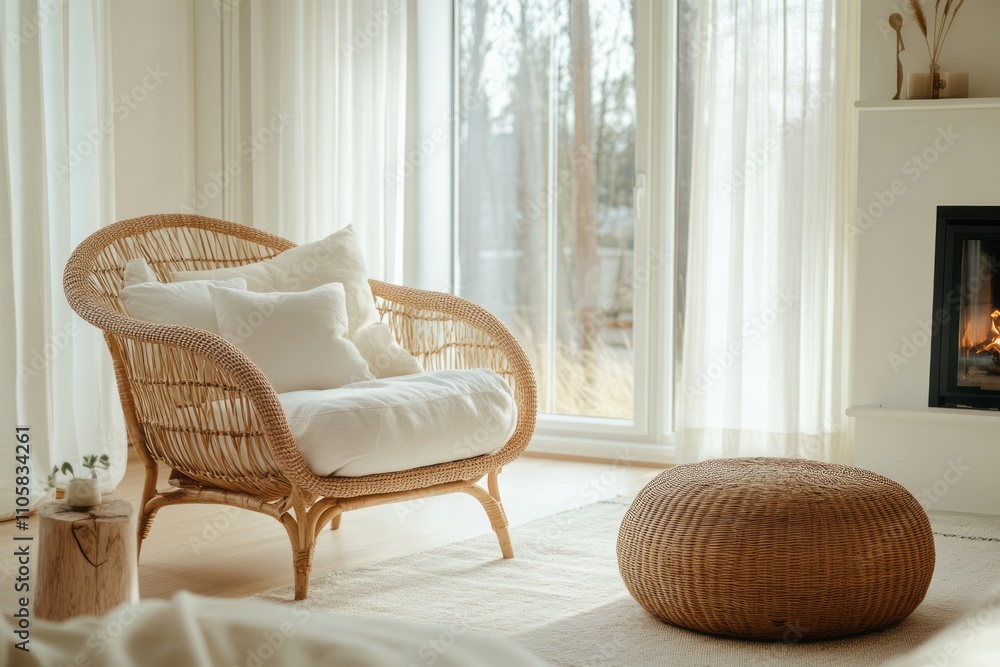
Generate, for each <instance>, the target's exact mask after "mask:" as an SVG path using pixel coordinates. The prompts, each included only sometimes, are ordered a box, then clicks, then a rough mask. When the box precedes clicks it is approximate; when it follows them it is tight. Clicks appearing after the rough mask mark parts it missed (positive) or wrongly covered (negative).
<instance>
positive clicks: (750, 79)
mask: <svg viewBox="0 0 1000 667" xmlns="http://www.w3.org/2000/svg"><path fill="white" fill-rule="evenodd" d="M686 4H687V5H688V9H689V10H690V11H691V14H690V17H691V19H692V20H691V23H689V24H688V25H689V26H690V27H691V28H692V29H696V30H697V33H696V39H695V40H694V43H695V44H696V45H697V48H696V49H695V52H694V53H693V54H688V55H689V58H690V62H691V63H692V65H693V67H694V70H693V72H692V78H693V80H694V82H695V89H694V91H693V93H694V97H693V102H692V105H693V106H692V110H691V111H692V112H691V118H692V119H693V127H692V146H691V154H692V163H691V172H690V174H689V178H690V181H689V182H690V218H689V228H688V244H687V248H686V252H687V273H686V291H685V297H684V301H685V306H684V307H685V315H684V327H683V343H682V351H681V358H680V367H681V373H680V381H679V384H678V414H677V418H678V427H679V428H678V436H679V437H678V459H679V460H681V461H692V460H702V459H708V458H715V457H729V456H759V455H766V456H790V457H805V458H813V459H824V460H840V461H843V460H848V461H849V460H850V457H851V447H850V439H849V434H848V426H847V418H846V416H845V415H844V411H845V409H846V408H847V407H848V397H847V392H848V383H847V360H848V359H847V355H848V346H849V337H850V321H849V316H850V309H849V304H848V301H849V296H850V252H849V250H850V248H849V245H848V240H847V237H846V235H845V233H844V227H845V224H846V222H847V220H848V219H849V215H850V209H851V201H852V199H853V198H852V196H851V195H852V192H853V190H852V188H853V187H854V181H855V179H854V170H855V169H856V166H855V158H854V155H855V152H854V147H855V145H856V139H855V132H854V129H853V128H854V120H853V113H854V111H853V102H854V99H855V86H854V84H853V82H854V81H855V80H856V67H857V63H856V59H855V46H854V44H853V40H854V36H855V35H856V33H857V26H856V21H857V7H856V3H855V2H853V1H847V2H845V1H841V0H762V1H760V2H742V1H740V0H701V1H697V0H692V1H689V2H687V3H686Z"/></svg>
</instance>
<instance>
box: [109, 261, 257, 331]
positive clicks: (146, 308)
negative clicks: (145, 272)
mask: <svg viewBox="0 0 1000 667" xmlns="http://www.w3.org/2000/svg"><path fill="white" fill-rule="evenodd" d="M143 263H145V262H143ZM129 264H132V262H129ZM146 268H147V269H148V268H149V267H148V266H147V267H146ZM154 277H155V276H154ZM209 286H213V287H224V288H225V287H229V288H232V289H237V290H246V288H247V281H245V280H243V279H242V278H232V279H230V280H198V281H192V282H189V283H161V282H159V281H155V282H154V281H144V282H140V283H136V284H133V285H131V286H129V287H124V288H122V290H121V292H119V293H118V297H119V298H120V299H121V300H122V303H123V304H124V305H125V310H126V312H128V314H129V315H130V316H131V317H134V318H136V319H139V320H145V321H146V322H156V323H157V324H176V325H179V326H185V327H194V328H195V329H204V330H205V331H211V332H212V333H219V327H218V325H217V324H216V320H215V307H214V306H213V305H212V298H211V297H210V296H209V295H208V288H209Z"/></svg>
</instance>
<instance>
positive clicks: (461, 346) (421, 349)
mask: <svg viewBox="0 0 1000 667" xmlns="http://www.w3.org/2000/svg"><path fill="white" fill-rule="evenodd" d="M369 283H370V284H371V288H372V293H373V294H374V295H375V297H376V302H377V304H378V306H379V310H381V311H382V313H383V319H384V320H385V321H387V323H388V324H389V327H390V329H392V330H393V333H394V334H395V335H396V338H397V340H399V342H400V344H401V345H403V347H405V348H407V349H408V350H409V351H410V353H411V354H414V355H415V356H416V357H417V358H418V359H420V360H421V362H422V363H423V364H424V367H425V368H427V369H428V370H437V369H441V368H490V369H492V370H494V371H496V372H497V373H499V374H500V375H501V376H503V377H504V378H505V379H507V381H508V382H510V383H511V385H512V386H513V388H514V396H515V400H516V401H517V408H518V423H517V430H516V431H515V433H514V435H513V436H512V437H511V438H510V440H509V441H508V442H507V444H506V445H504V447H503V448H502V449H501V450H500V451H498V452H496V453H495V454H492V455H491V458H493V457H495V458H496V459H497V460H499V461H503V462H504V464H505V463H508V462H510V461H513V460H514V459H515V458H517V456H519V455H520V454H521V452H523V451H524V449H525V447H527V446H528V443H529V441H530V438H531V434H532V433H533V432H534V429H535V419H536V415H537V411H538V391H537V386H536V382H535V374H534V371H533V370H532V368H531V363H530V362H529V361H528V356H527V354H525V352H524V349H523V348H522V347H521V344H520V343H518V342H517V339H516V338H515V337H514V335H513V334H512V333H511V332H510V329H508V328H507V326H506V325H505V324H504V323H503V322H501V321H500V319H499V318H498V317H497V316H495V315H494V314H493V313H491V312H490V311H488V310H486V309H485V308H483V307H482V306H479V305H477V304H475V303H472V302H471V301H468V300H466V299H463V298H461V297H458V296H455V295H453V294H445V293H443V292H432V291H429V290H420V289H415V288H412V287H402V286H399V285H393V284H391V283H385V282H381V281H378V280H369Z"/></svg>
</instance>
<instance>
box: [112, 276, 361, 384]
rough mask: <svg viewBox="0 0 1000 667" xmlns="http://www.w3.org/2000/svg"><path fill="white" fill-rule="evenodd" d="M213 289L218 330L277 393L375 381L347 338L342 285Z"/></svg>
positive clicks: (212, 295)
mask: <svg viewBox="0 0 1000 667" xmlns="http://www.w3.org/2000/svg"><path fill="white" fill-rule="evenodd" d="M237 280H242V278H239V279H237ZM173 284H174V285H184V284H186V283H173ZM123 291H124V290H123ZM208 293H209V294H210V295H211V298H212V303H213V304H214V305H215V318H216V320H217V321H218V325H219V334H220V335H221V336H222V337H223V338H225V339H226V340H228V341H229V342H230V343H232V344H233V345H235V346H236V347H238V348H240V349H241V350H242V351H243V352H244V353H245V354H246V355H247V356H248V357H250V359H251V360H252V361H253V362H254V363H255V364H256V365H257V367H258V368H260V370H261V371H262V372H263V373H264V375H265V376H266V377H267V379H268V381H269V382H270V383H271V386H273V387H274V390H275V391H276V392H283V391H286V392H287V391H300V390H304V389H333V388H335V387H341V386H343V385H345V384H350V383H352V382H361V381H363V380H372V379H374V378H373V376H372V374H371V373H369V372H368V364H366V363H365V360H364V359H363V358H362V357H361V353H360V352H358V348H356V347H355V346H354V343H352V342H351V341H349V340H347V338H345V335H346V334H347V310H346V309H345V306H344V286H343V285H341V284H340V283H330V284H328V285H320V286H319V287H317V288H315V289H311V290H307V291H305V292H296V293H280V292H270V293H267V294H257V293H254V292H247V291H246V290H238V289H230V288H227V287H219V286H216V285H210V286H209V287H208Z"/></svg>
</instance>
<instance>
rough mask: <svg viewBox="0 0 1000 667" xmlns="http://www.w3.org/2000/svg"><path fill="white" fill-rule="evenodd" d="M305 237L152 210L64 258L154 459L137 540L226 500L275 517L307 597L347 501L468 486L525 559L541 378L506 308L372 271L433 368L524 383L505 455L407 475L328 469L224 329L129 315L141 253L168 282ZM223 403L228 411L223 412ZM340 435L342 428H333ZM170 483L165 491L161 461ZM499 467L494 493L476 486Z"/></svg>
mask: <svg viewBox="0 0 1000 667" xmlns="http://www.w3.org/2000/svg"><path fill="white" fill-rule="evenodd" d="M294 245H295V244H294V243H292V242H290V241H287V240H285V239H283V238H281V237H278V236H274V235H272V234H268V233H265V232H262V231H260V230H257V229H253V228H251V227H246V226H243V225H238V224H235V223H230V222H223V221H220V220H214V219H211V218H205V217H201V216H196V215H152V216H147V217H142V218H135V219H132V220H125V221H122V222H118V223H115V224H112V225H109V226H108V227H105V228H104V229H101V230H100V231H98V232H96V233H95V234H93V235H91V236H90V237H89V238H87V239H86V240H85V241H83V242H82V243H81V244H80V245H79V247H77V248H76V250H75V251H74V252H73V254H72V256H71V257H70V259H69V262H68V263H67V265H66V270H65V275H64V289H65V292H66V298H67V299H68V301H69V303H70V306H71V307H72V308H73V310H75V311H76V312H77V314H79V315H80V316H81V317H82V318H83V319H85V320H86V321H87V322H89V323H90V324H92V325H94V326H95V327H98V328H100V329H101V330H102V331H103V332H104V337H105V340H106V341H107V345H108V349H109V350H110V352H111V357H112V360H113V362H114V368H115V373H116V376H117V380H118V391H119V394H120V397H121V404H122V409H123V410H124V413H125V420H126V424H127V427H128V435H129V441H130V442H131V443H132V446H133V447H134V448H135V451H136V453H137V454H138V457H139V459H140V460H141V461H142V463H143V465H144V466H145V473H146V476H145V486H144V489H143V494H142V501H141V505H140V507H139V517H138V525H137V532H138V545H139V547H140V548H141V546H142V540H143V539H144V538H145V537H146V536H147V535H148V534H149V529H150V525H151V522H152V520H153V517H154V515H155V514H156V512H157V511H158V510H159V509H160V508H162V507H164V506H166V505H179V504H186V503H214V504H222V505H231V506H234V507H241V508H244V509H248V510H252V511H255V512H260V513H261V514H266V515H268V516H271V517H273V518H275V519H277V520H278V521H279V522H280V523H281V525H282V526H284V528H285V530H286V532H287V533H288V538H289V539H290V540H291V543H292V551H293V565H294V569H295V599H297V600H301V599H305V597H306V596H307V594H308V587H309V572H310V569H311V567H312V557H313V550H314V548H315V544H316V538H317V536H318V534H319V531H320V530H322V529H323V527H324V526H325V525H326V524H328V523H329V524H331V526H332V528H334V529H336V528H337V527H338V526H339V524H340V518H341V515H342V513H343V512H346V511H348V510H354V509H360V508H362V507H370V506H373V505H379V504H383V503H391V502H397V501H405V500H409V499H413V498H420V497H427V496H435V495H440V494H445V493H454V492H463V493H467V494H469V495H471V496H472V497H474V498H475V499H476V500H478V501H479V502H480V503H481V504H482V505H483V507H484V508H485V510H486V513H487V515H488V516H489V519H490V523H491V524H492V527H493V530H494V531H495V532H496V534H497V538H498V540H499V542H500V549H501V551H502V553H503V556H504V558H511V557H513V550H512V548H511V543H510V536H509V534H508V531H507V519H506V516H505V515H504V511H503V506H502V505H501V502H500V494H499V490H498V485H497V475H498V473H499V472H500V469H501V468H502V467H503V466H504V465H506V464H508V463H510V462H511V461H513V460H514V459H516V458H517V457H518V456H519V455H520V454H521V452H523V451H524V448H525V447H526V446H527V444H528V441H529V439H530V437H531V434H532V432H533V430H534V426H535V415H536V401H537V393H536V385H535V378H534V375H533V373H532V370H531V366H530V365H529V363H528V359H527V357H526V356H525V353H524V351H523V350H522V349H521V347H520V345H518V343H517V341H516V340H515V339H514V337H513V336H512V335H511V333H510V331H509V330H508V329H507V327H505V326H504V325H503V324H502V323H501V322H500V321H499V320H498V319H497V318H496V317H495V316H494V315H492V314H491V313H489V312H487V311H486V310H485V309H483V308H481V307H479V306H476V305H475V304H472V303H469V302H468V301H465V300H463V299H460V298H458V297H455V296H452V295H448V294H440V293H435V292H427V291H422V290H416V289H410V288H406V287H398V286H395V285H390V284H387V283H383V282H379V281H376V280H372V281H370V282H371V288H372V293H373V298H374V299H375V302H376V305H377V307H378V309H379V311H380V312H381V314H382V320H383V322H385V323H386V324H387V325H388V326H389V328H390V329H391V330H392V332H393V333H394V334H395V336H396V339H397V340H398V341H399V343H400V345H402V346H403V347H404V348H406V349H408V350H409V351H410V352H411V353H412V354H413V355H415V356H416V357H417V358H418V359H419V360H420V362H421V363H422V364H423V366H424V368H426V369H427V370H438V369H445V368H490V369H493V370H494V371H496V372H497V373H499V374H500V375H501V376H502V377H503V378H504V379H506V380H507V381H508V382H509V383H510V384H511V386H512V387H513V389H514V394H515V399H516V401H517V406H518V411H519V412H518V421H517V430H516V431H515V432H514V435H513V436H512V437H511V438H510V440H509V441H508V442H507V443H506V444H505V445H504V446H503V447H502V448H501V449H500V450H499V451H497V452H495V453H493V454H490V455H487V456H477V457H475V458H470V459H464V460H460V461H453V462H450V463H441V464H438V465H432V466H426V467H423V468H417V469H413V470H406V471H402V472H393V473H385V474H378V475H367V476H364V477H318V476H316V475H315V474H313V473H312V471H311V470H310V469H309V468H308V466H307V465H306V463H305V461H304V460H303V458H302V455H301V454H300V452H299V450H298V447H297V445H296V442H295V439H294V438H293V436H292V433H291V431H290V430H289V427H288V424H287V422H286V420H285V413H284V411H283V410H282V407H281V404H280V403H279V402H278V399H277V397H276V395H275V393H274V390H273V389H272V388H271V385H270V384H269V383H268V381H267V379H266V378H265V377H264V375H263V374H262V373H261V371H260V370H259V369H258V368H257V367H256V366H255V365H254V364H253V362H251V361H250V360H249V359H248V358H247V357H246V356H245V355H244V354H243V353H242V352H240V351H239V350H238V349H237V348H236V347H234V346H233V345H231V344H230V343H229V342H227V341H226V340H224V339H223V338H222V337H220V336H218V335H215V334H213V333H209V332H207V331H202V330H199V329H193V328H190V327H183V326H171V325H161V324H153V323H150V322H145V321H141V320H136V319H133V318H130V317H129V316H128V315H127V314H126V312H125V310H124V308H123V307H122V304H121V301H120V300H119V298H118V293H119V290H120V289H121V287H122V282H123V271H124V267H125V264H126V262H127V261H128V260H129V259H132V258H137V257H143V258H145V259H146V261H147V262H148V263H149V265H150V266H151V267H152V268H153V270H154V271H155V272H156V274H157V275H158V276H159V277H160V278H161V280H166V279H168V277H169V274H170V272H172V271H183V270H201V269H213V268H220V267H230V266H237V265H242V264H248V263H251V262H257V261H261V260H264V259H267V258H269V257H273V256H275V255H277V254H278V253H280V252H282V251H284V250H287V249H289V248H292V247H294ZM219 401H225V402H226V403H228V406H227V407H228V409H227V410H223V411H220V410H218V409H213V408H212V407H211V406H213V404H216V405H217V404H218V402H219ZM331 440H335V436H333V435H332V436H331ZM161 464H162V465H165V466H167V467H168V468H169V469H170V470H171V487H173V488H168V489H158V488H157V476H158V469H159V466H160V465H161ZM483 477H487V478H488V491H487V490H486V489H484V488H482V487H481V486H479V485H478V484H477V482H478V481H479V480H481V479H482V478H483Z"/></svg>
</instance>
